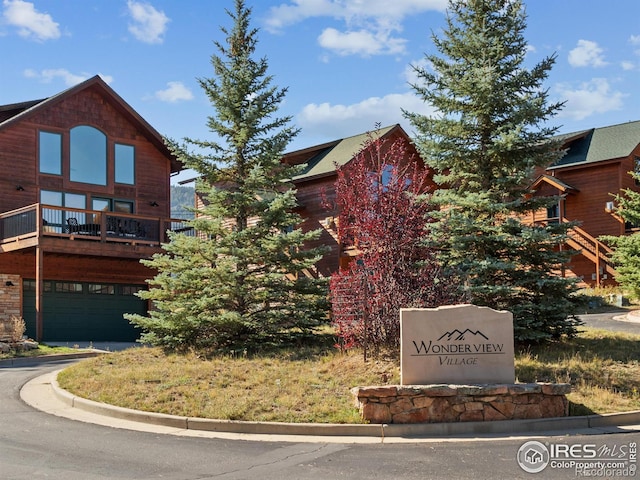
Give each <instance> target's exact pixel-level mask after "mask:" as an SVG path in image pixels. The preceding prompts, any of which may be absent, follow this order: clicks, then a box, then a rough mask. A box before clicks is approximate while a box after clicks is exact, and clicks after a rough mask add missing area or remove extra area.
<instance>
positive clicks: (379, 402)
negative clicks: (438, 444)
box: [351, 383, 571, 424]
mask: <svg viewBox="0 0 640 480" xmlns="http://www.w3.org/2000/svg"><path fill="white" fill-rule="evenodd" d="M569 392H571V385H570V384H566V383H560V384H558V383H516V384H491V385H389V386H380V387H355V388H353V389H351V393H352V394H353V395H354V399H355V403H356V406H357V407H358V408H359V409H360V414H361V415H362V418H363V419H364V420H367V421H368V422H370V423H404V424H407V423H437V422H477V421H494V420H514V419H533V418H550V417H565V416H567V415H568V414H569V401H568V400H567V398H566V396H565V395H566V394H567V393H569Z"/></svg>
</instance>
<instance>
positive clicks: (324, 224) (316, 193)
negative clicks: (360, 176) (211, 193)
mask: <svg viewBox="0 0 640 480" xmlns="http://www.w3.org/2000/svg"><path fill="white" fill-rule="evenodd" d="M375 138H379V139H380V140H381V142H382V143H383V145H386V146H391V145H392V144H393V143H394V142H396V141H400V142H403V144H404V146H405V147H406V149H405V159H407V158H409V157H413V158H416V159H418V160H419V159H420V157H419V155H418V152H417V150H416V148H415V145H414V144H413V142H412V141H411V140H410V139H409V136H408V135H407V134H406V133H405V131H404V130H403V129H402V127H401V126H400V125H392V126H389V127H385V128H380V129H378V130H375V131H372V132H367V133H362V134H359V135H354V136H352V137H348V138H342V139H339V140H334V141H331V142H327V143H323V144H321V145H315V146H313V147H309V148H304V149H302V150H296V151H293V152H289V153H286V154H285V155H284V156H283V158H282V161H283V162H285V163H287V164H289V165H299V166H300V168H301V169H302V171H301V172H300V173H298V174H297V175H296V176H295V177H294V178H293V179H292V180H293V184H294V187H295V188H296V189H297V199H298V205H299V206H298V208H297V213H298V214H299V215H300V216H301V217H302V224H301V225H299V226H300V228H302V229H303V230H304V231H309V230H317V229H321V230H322V233H321V235H320V237H319V238H318V240H316V241H315V242H313V243H310V244H309V245H308V246H309V247H310V248H313V247H316V246H325V247H327V248H328V252H327V253H326V254H325V255H324V257H323V258H322V260H320V262H318V264H317V265H316V268H315V270H314V271H313V272H307V273H308V274H309V275H313V276H318V275H321V276H330V275H331V274H332V273H334V272H336V271H337V270H338V268H340V266H341V265H342V266H344V265H346V264H347V263H348V261H349V259H350V258H351V255H352V254H353V252H354V250H351V249H348V248H343V246H342V245H340V244H339V241H338V212H337V211H336V210H335V209H333V208H332V207H331V205H332V204H333V203H334V200H335V182H336V180H337V178H338V174H337V172H336V168H337V167H338V166H342V165H345V164H347V163H348V162H349V161H351V160H352V159H353V158H354V157H355V156H356V154H357V153H359V152H360V151H361V150H362V149H363V148H364V146H365V145H366V144H367V143H368V142H369V141H371V140H372V139H375ZM384 148H385V147H384V146H383V150H384ZM194 180H195V179H189V180H184V181H183V182H181V184H188V183H191V182H193V181H194ZM202 206H203V199H202V198H201V197H200V195H199V194H197V193H196V208H202Z"/></svg>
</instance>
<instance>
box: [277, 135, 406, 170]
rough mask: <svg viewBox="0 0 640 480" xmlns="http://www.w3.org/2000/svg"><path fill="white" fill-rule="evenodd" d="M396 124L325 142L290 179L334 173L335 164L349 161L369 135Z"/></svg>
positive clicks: (338, 164) (339, 164) (374, 136)
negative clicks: (324, 145) (299, 171)
mask: <svg viewBox="0 0 640 480" xmlns="http://www.w3.org/2000/svg"><path fill="white" fill-rule="evenodd" d="M397 126H398V125H391V126H389V127H385V128H381V129H379V130H375V131H372V132H367V133H361V134H359V135H355V136H353V137H347V138H343V139H342V140H337V141H335V142H332V143H330V144H327V147H326V148H321V149H319V150H318V151H317V152H316V153H315V154H314V155H313V156H312V157H311V158H309V159H308V160H307V161H306V162H305V164H304V167H303V170H302V172H301V173H299V174H298V175H296V176H295V177H293V179H292V180H293V181H300V180H308V179H311V178H314V177H322V176H325V175H329V174H332V173H334V172H335V171H336V167H337V166H342V165H344V164H345V163H347V162H349V161H350V160H351V159H352V158H353V157H354V155H355V154H356V153H358V152H359V151H360V150H361V149H362V147H363V146H364V145H365V144H366V142H367V141H368V140H369V139H370V138H371V137H373V138H376V137H383V136H385V135H386V134H387V133H389V132H390V131H391V130H393V129H394V128H396V127H397ZM295 154H296V152H292V153H290V154H288V155H295ZM285 157H286V155H285Z"/></svg>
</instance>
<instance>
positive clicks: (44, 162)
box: [38, 132, 62, 175]
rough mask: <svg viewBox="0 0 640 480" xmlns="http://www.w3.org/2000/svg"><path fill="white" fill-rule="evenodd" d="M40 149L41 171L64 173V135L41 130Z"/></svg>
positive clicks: (54, 173) (55, 173) (56, 173)
mask: <svg viewBox="0 0 640 480" xmlns="http://www.w3.org/2000/svg"><path fill="white" fill-rule="evenodd" d="M38 149H39V150H38V158H39V159H40V173H51V174H53V175H62V135H60V134H59V133H50V132H40V135H39V136H38Z"/></svg>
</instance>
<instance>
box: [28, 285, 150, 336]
mask: <svg viewBox="0 0 640 480" xmlns="http://www.w3.org/2000/svg"><path fill="white" fill-rule="evenodd" d="M35 286H36V283H35V280H28V279H27V280H24V281H23V299H22V302H23V317H24V320H25V323H26V325H27V332H26V334H27V335H28V336H29V337H31V338H35V337H36V311H35V304H36V291H35V290H36V289H35ZM145 288H146V286H145V285H122V284H113V283H83V282H64V281H45V282H44V293H43V299H42V318H43V336H42V341H43V342H47V341H49V342H51V341H94V342H98V341H103V342H133V341H135V340H137V339H138V338H139V337H140V330H139V329H137V328H135V327H134V326H133V325H131V324H130V323H129V322H128V321H127V320H126V319H125V318H124V317H123V315H124V314H125V313H138V314H141V315H145V314H146V313H147V310H148V309H147V302H146V301H145V300H141V299H140V298H138V297H137V296H136V295H135V293H136V292H137V291H139V290H143V289H145Z"/></svg>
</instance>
